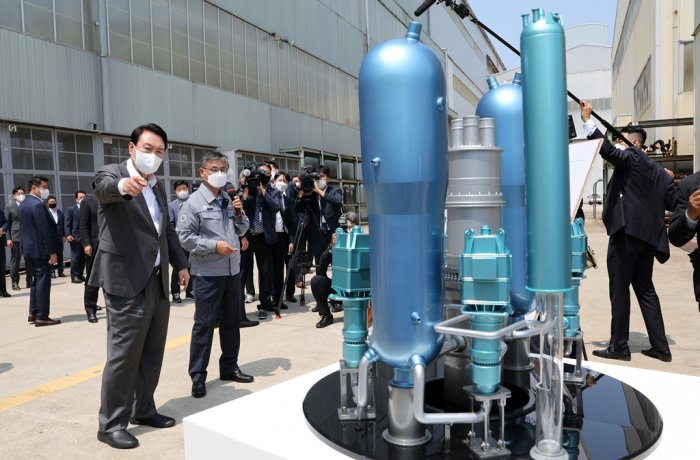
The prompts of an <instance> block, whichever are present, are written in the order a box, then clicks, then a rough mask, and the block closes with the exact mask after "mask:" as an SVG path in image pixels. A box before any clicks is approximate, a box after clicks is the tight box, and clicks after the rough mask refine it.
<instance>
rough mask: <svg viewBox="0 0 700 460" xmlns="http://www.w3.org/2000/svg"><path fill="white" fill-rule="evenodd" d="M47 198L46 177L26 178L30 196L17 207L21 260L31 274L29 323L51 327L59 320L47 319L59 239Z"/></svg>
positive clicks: (47, 186) (47, 184)
mask: <svg viewBox="0 0 700 460" xmlns="http://www.w3.org/2000/svg"><path fill="white" fill-rule="evenodd" d="M48 197H49V180H48V179H47V178H46V177H40V176H32V177H31V178H30V179H29V196H27V198H26V200H25V201H24V202H23V203H22V206H20V208H19V218H20V220H21V222H22V236H21V239H20V245H21V247H22V255H23V256H24V262H25V263H26V264H27V265H28V266H29V267H31V269H32V271H33V273H34V279H33V280H32V286H31V288H30V289H31V290H30V294H29V322H30V323H34V325H35V326H36V327H40V326H53V325H56V324H60V323H61V320H53V319H51V318H49V309H50V307H51V275H50V271H51V265H53V264H54V262H56V254H57V253H58V252H59V244H58V243H59V242H60V241H59V239H58V234H57V233H56V223H55V222H54V220H53V219H52V218H51V213H50V212H49V208H47V207H46V205H45V204H44V200H45V199H47V198H48Z"/></svg>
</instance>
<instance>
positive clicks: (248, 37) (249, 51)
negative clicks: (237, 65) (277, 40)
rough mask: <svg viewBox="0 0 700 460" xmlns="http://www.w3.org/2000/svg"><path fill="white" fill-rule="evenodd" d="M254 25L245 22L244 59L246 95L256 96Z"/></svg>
mask: <svg viewBox="0 0 700 460" xmlns="http://www.w3.org/2000/svg"><path fill="white" fill-rule="evenodd" d="M257 30H258V29H256V28H255V26H253V25H251V24H248V23H247V22H246V23H245V59H246V69H247V76H248V96H250V97H253V98H255V99H257V98H258V94H259V92H258V44H257V41H256V40H257Z"/></svg>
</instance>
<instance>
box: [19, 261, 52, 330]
mask: <svg viewBox="0 0 700 460" xmlns="http://www.w3.org/2000/svg"><path fill="white" fill-rule="evenodd" d="M24 262H25V264H27V266H28V268H27V271H29V267H31V269H32V272H33V273H34V279H33V280H32V285H31V288H30V291H29V314H30V315H36V319H46V318H48V317H49V310H50V307H51V266H50V265H49V259H34V258H32V257H25V258H24Z"/></svg>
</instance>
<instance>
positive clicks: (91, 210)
mask: <svg viewBox="0 0 700 460" xmlns="http://www.w3.org/2000/svg"><path fill="white" fill-rule="evenodd" d="M97 208H98V201H97V197H95V195H88V196H86V197H85V198H84V199H83V202H82V203H81V204H80V243H81V244H82V245H83V247H87V246H91V247H92V249H93V251H94V250H95V247H96V246H97V242H98V241H99V240H100V227H99V225H98V223H97Z"/></svg>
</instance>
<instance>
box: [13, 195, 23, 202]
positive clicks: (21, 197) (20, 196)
mask: <svg viewBox="0 0 700 460" xmlns="http://www.w3.org/2000/svg"><path fill="white" fill-rule="evenodd" d="M15 200H17V203H21V202H23V201H24V194H21V195H17V196H16V197H15Z"/></svg>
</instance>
